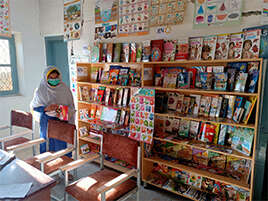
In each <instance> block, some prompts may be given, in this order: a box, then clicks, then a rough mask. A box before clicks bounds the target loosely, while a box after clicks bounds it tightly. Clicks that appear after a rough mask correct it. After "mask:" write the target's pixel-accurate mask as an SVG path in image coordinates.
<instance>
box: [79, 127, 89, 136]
mask: <svg viewBox="0 0 268 201" xmlns="http://www.w3.org/2000/svg"><path fill="white" fill-rule="evenodd" d="M79 133H80V137H84V136H87V135H88V130H87V127H86V126H82V127H80V128H79Z"/></svg>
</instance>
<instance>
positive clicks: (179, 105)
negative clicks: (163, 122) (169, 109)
mask: <svg viewBox="0 0 268 201" xmlns="http://www.w3.org/2000/svg"><path fill="white" fill-rule="evenodd" d="M183 100H184V95H183V94H179V96H178V101H177V108H176V111H177V112H178V113H182V108H183Z"/></svg>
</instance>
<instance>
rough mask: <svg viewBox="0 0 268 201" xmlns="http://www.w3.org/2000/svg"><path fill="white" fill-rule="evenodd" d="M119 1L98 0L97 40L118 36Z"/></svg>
mask: <svg viewBox="0 0 268 201" xmlns="http://www.w3.org/2000/svg"><path fill="white" fill-rule="evenodd" d="M117 21H118V0H97V2H96V6H95V40H104V39H111V38H115V37H116V36H117Z"/></svg>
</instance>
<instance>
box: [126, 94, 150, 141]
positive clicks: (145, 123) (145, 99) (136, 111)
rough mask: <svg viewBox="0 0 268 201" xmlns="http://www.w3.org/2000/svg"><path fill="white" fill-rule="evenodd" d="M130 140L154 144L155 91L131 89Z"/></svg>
mask: <svg viewBox="0 0 268 201" xmlns="http://www.w3.org/2000/svg"><path fill="white" fill-rule="evenodd" d="M131 90H132V91H131V94H132V96H131V97H132V98H131V100H130V131H129V138H131V139H134V140H137V141H141V142H145V143H147V144H152V141H153V133H154V107H155V90H153V89H131Z"/></svg>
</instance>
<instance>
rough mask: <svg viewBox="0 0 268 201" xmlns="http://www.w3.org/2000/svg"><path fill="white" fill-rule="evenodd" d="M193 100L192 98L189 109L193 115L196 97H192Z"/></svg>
mask: <svg viewBox="0 0 268 201" xmlns="http://www.w3.org/2000/svg"><path fill="white" fill-rule="evenodd" d="M190 98H191V100H190V106H189V109H188V113H187V114H188V115H193V114H194V108H195V98H194V97H191V96H190Z"/></svg>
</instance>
